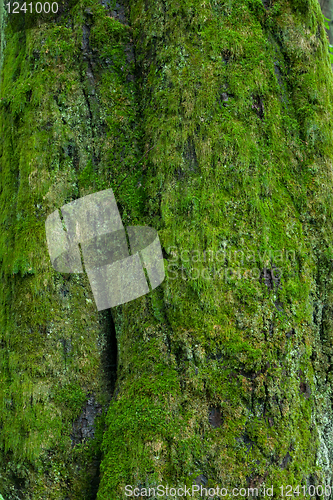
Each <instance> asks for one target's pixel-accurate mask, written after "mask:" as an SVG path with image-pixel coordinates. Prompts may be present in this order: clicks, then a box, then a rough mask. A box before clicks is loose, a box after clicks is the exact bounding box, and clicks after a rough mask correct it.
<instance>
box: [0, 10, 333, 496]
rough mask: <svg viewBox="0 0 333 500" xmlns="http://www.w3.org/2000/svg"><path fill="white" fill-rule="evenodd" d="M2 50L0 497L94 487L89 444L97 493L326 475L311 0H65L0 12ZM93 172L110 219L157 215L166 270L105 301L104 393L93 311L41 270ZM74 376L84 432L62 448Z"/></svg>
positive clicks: (71, 418) (319, 29) (319, 125)
mask: <svg viewBox="0 0 333 500" xmlns="http://www.w3.org/2000/svg"><path fill="white" fill-rule="evenodd" d="M1 26H3V22H2V23H1ZM1 47H2V52H3V57H2V59H1V61H2V63H1V64H2V67H1V95H0V99H1V101H0V102H1V104H0V127H1V142H0V166H1V175H0V181H1V190H0V207H1V210H0V221H1V232H0V262H1V282H2V288H1V290H0V304H1V306H0V328H1V351H0V352H1V378H2V385H1V388H0V404H1V406H0V408H1V410H0V419H1V427H2V432H1V437H0V439H1V450H2V451H1V453H2V458H1V464H2V465H1V467H2V471H1V476H0V492H1V493H2V494H3V496H4V497H5V498H6V500H7V499H9V500H12V499H15V498H22V499H29V500H30V499H33V500H39V499H48V500H53V499H54V500H60V499H67V498H69V499H71V500H72V499H73V500H74V499H88V498H89V499H90V498H95V497H96V492H95V491H93V490H92V488H91V487H90V483H91V478H92V477H93V476H97V475H98V470H96V465H94V464H96V461H97V460H98V457H99V454H100V453H102V454H103V458H102V463H101V481H100V484H99V488H98V492H97V499H98V500H118V499H123V498H127V497H126V495H125V491H124V486H125V485H133V486H140V487H153V486H154V485H155V486H156V485H158V484H164V485H166V484H168V485H169V486H174V487H176V486H178V485H180V486H183V485H187V486H190V485H192V484H193V482H194V481H197V482H198V481H200V478H204V479H203V480H204V482H207V481H208V482H207V486H208V487H214V486H215V485H219V486H223V487H225V488H229V489H231V488H232V487H239V488H240V487H248V486H257V487H258V488H263V487H264V486H266V487H267V486H272V485H273V486H274V491H275V496H276V497H277V496H278V495H279V492H280V490H279V487H280V486H281V485H288V484H290V485H293V486H296V485H298V484H299V485H309V484H331V486H332V472H331V469H332V463H333V447H332V428H331V420H332V416H333V411H332V406H331V382H332V380H331V378H332V376H331V373H330V372H331V363H332V359H333V358H332V356H333V351H332V338H333V337H332V321H331V316H332V312H333V311H332V309H333V308H332V300H333V295H332V292H333V290H332V283H331V272H332V262H333V260H332V259H333V230H332V229H333V225H332V224H333V219H332V193H333V191H332V188H333V177H332V164H331V159H332V155H333V142H332V139H333V137H332V98H333V95H332V92H333V87H332V83H333V80H332V71H331V67H330V62H329V55H328V41H327V37H326V34H325V30H324V23H323V17H322V14H321V12H320V7H319V4H318V2H317V0H293V1H286V0H277V1H274V2H269V1H265V2H264V3H262V2H261V1H259V0H238V1H237V2H236V1H231V0H228V1H225V2H223V1H217V0H216V1H215V0H211V1H210V2H209V1H203V0H200V1H199V0H178V1H176V0H168V1H160V0H156V1H154V2H143V1H141V0H139V1H130V2H129V3H128V4H126V5H119V4H115V3H114V4H105V5H101V4H99V3H98V2H97V1H95V0H85V1H84V2H79V3H77V4H76V5H74V6H73V7H72V8H71V10H70V13H69V14H68V15H65V14H64V15H62V16H60V17H59V19H58V20H57V22H56V23H53V22H50V23H43V24H41V25H40V26H35V27H33V28H31V29H29V30H26V31H22V30H21V31H20V30H17V29H16V30H15V29H14V28H13V27H12V25H11V23H10V22H7V27H6V30H5V31H3V30H2V31H1ZM144 154H146V156H145V158H144V159H143V160H142V161H141V162H140V161H139V160H140V158H141V157H142V155H144ZM108 187H111V188H112V189H113V190H114V193H115V195H116V198H117V201H118V205H119V208H120V211H121V215H122V220H123V223H124V225H145V224H146V225H149V226H152V227H154V228H156V229H157V230H158V232H159V236H160V239H161V243H162V247H163V251H164V257H165V268H166V274H167V276H166V279H165V281H164V282H163V284H162V285H161V286H160V287H158V288H157V289H156V290H154V291H153V292H152V293H150V294H148V295H147V296H144V297H141V298H140V299H137V300H135V301H133V302H130V303H128V304H125V305H123V306H119V307H117V308H115V310H113V311H112V315H113V319H114V323H115V329H116V335H117V342H118V367H117V383H116V390H115V392H114V395H113V398H112V399H111V402H110V404H109V400H110V398H111V394H110V391H109V386H108V383H107V380H106V378H107V377H106V375H105V374H103V362H102V358H103V345H104V343H105V335H106V331H107V329H108V328H109V323H108V321H107V318H106V315H105V314H101V313H97V312H96V310H95V306H94V303H93V298H92V295H91V291H90V288H89V284H88V281H87V279H86V277H85V276H84V275H61V274H60V273H57V272H55V271H54V270H53V269H52V267H51V265H50V262H49V258H48V254H47V247H46V240H45V229H44V224H45V219H46V217H47V215H48V214H49V213H51V212H53V211H54V210H56V209H58V208H60V207H61V206H62V205H63V204H65V203H68V202H69V201H71V200H73V199H76V198H79V197H82V196H84V195H86V194H89V193H93V192H96V191H99V190H101V189H105V188H108ZM92 394H93V395H94V397H95V398H96V400H97V401H98V402H99V405H100V406H101V408H102V411H101V412H100V414H99V415H100V416H97V417H96V419H95V420H96V425H95V427H96V431H95V437H94V438H91V439H89V440H88V441H87V442H82V443H79V444H75V443H74V444H75V445H74V446H72V442H71V438H70V436H71V434H73V422H75V421H76V420H77V419H78V418H80V414H81V412H82V408H83V407H84V405H85V404H86V402H87V400H88V398H90V397H91V395H92ZM108 404H109V406H108ZM107 406H108V413H107V417H106V420H105V425H106V427H105V428H104V413H105V411H104V409H106V407H107ZM72 441H73V438H72ZM96 489H97V487H96ZM159 498H161V497H159ZM332 498H333V496H332Z"/></svg>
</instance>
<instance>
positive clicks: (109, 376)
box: [90, 309, 117, 500]
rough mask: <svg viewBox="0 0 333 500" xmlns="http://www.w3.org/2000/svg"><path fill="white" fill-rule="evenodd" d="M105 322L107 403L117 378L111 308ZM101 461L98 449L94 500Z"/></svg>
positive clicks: (104, 366)
mask: <svg viewBox="0 0 333 500" xmlns="http://www.w3.org/2000/svg"><path fill="white" fill-rule="evenodd" d="M102 315H103V317H104V324H105V345H104V349H103V353H102V356H101V362H102V368H103V372H104V380H105V385H106V390H107V394H108V403H107V404H108V405H109V403H110V400H111V398H112V396H113V393H114V390H115V386H116V380H117V337H116V327H115V324H114V321H113V317H112V312H111V309H107V310H106V311H104V312H103V313H102ZM101 461H102V452H101V451H99V453H98V455H97V456H96V459H95V460H94V463H93V464H92V467H93V468H94V470H95V474H94V476H93V477H92V480H91V483H90V484H91V491H90V499H91V500H96V498H97V492H98V488H99V483H100V465H101Z"/></svg>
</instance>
